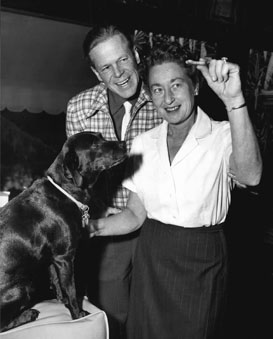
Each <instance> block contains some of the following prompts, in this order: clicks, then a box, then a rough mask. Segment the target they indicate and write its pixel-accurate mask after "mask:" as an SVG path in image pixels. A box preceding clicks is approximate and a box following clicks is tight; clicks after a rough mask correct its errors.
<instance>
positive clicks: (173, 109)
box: [148, 62, 195, 125]
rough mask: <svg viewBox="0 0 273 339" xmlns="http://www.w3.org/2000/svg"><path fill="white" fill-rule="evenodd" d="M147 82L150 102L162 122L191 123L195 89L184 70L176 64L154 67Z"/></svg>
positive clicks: (167, 63) (166, 63)
mask: <svg viewBox="0 0 273 339" xmlns="http://www.w3.org/2000/svg"><path fill="white" fill-rule="evenodd" d="M148 80H149V87H150V91H151V96H152V100H153V102H154V105H155V107H156V109H157V111H158V113H159V114H160V115H161V117H162V118H163V119H164V120H166V121H167V122H168V123H169V124H174V125H180V124H184V123H185V122H186V124H187V122H189V121H191V122H192V119H194V115H193V114H192V112H193V109H194V91H195V88H194V85H193V83H192V81H191V79H190V78H189V77H188V76H187V74H186V72H185V69H184V68H182V67H181V66H180V65H179V64H177V63H176V62H165V63H163V64H160V65H155V66H152V67H151V68H150V71H149V79H148Z"/></svg>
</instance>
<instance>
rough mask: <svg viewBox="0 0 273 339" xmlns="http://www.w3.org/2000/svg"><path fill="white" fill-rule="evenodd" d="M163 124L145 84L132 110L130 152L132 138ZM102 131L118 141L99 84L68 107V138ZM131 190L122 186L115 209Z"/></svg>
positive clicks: (128, 137)
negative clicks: (86, 132) (88, 132)
mask: <svg viewBox="0 0 273 339" xmlns="http://www.w3.org/2000/svg"><path fill="white" fill-rule="evenodd" d="M161 122H162V119H161V118H159V116H158V114H157V112H156V110H155V108H154V106H153V103H152V101H151V98H150V96H149V94H148V92H147V90H146V89H145V87H144V86H143V85H142V88H141V92H140V95H139V97H138V99H137V102H136V103H135V105H134V107H133V108H132V111H131V119H130V122H129V125H128V127H127V130H126V133H125V141H126V145H127V151H128V152H130V150H131V145H132V141H133V139H134V138H135V137H136V136H137V135H138V134H141V133H143V132H145V131H147V130H149V129H151V128H153V127H155V126H157V125H159V124H160V123H161ZM83 131H93V132H100V133H101V134H102V136H103V137H104V138H105V139H106V140H118V137H117V135H116V132H115V127H114V123H113V119H112V117H111V114H110V112H109V106H108V96H107V88H106V86H105V85H104V83H102V82H101V83H99V84H98V85H96V86H95V87H93V88H89V89H87V90H85V91H83V92H81V93H79V94H78V95H76V96H75V97H73V98H72V99H71V100H70V101H69V102H68V106H67V113H66V134H67V137H69V136H71V135H73V134H75V133H79V132H83ZM128 196H129V191H128V190H127V189H126V188H124V187H119V189H118V191H117V194H116V196H115V198H114V199H113V203H112V206H113V207H116V208H119V209H123V208H124V207H125V206H126V203H127V199H128Z"/></svg>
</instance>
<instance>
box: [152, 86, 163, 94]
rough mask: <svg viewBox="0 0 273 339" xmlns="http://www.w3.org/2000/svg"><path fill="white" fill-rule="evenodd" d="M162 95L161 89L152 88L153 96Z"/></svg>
mask: <svg viewBox="0 0 273 339" xmlns="http://www.w3.org/2000/svg"><path fill="white" fill-rule="evenodd" d="M161 93H162V89H161V88H154V89H153V94H156V95H159V94H161Z"/></svg>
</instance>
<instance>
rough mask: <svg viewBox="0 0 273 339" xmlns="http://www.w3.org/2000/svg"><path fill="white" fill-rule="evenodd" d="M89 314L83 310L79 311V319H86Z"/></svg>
mask: <svg viewBox="0 0 273 339" xmlns="http://www.w3.org/2000/svg"><path fill="white" fill-rule="evenodd" d="M89 314H90V313H89V312H87V311H85V310H81V311H80V318H83V317H86V316H87V315H89Z"/></svg>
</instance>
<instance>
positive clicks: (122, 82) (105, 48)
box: [89, 35, 139, 99]
mask: <svg viewBox="0 0 273 339" xmlns="http://www.w3.org/2000/svg"><path fill="white" fill-rule="evenodd" d="M89 57H90V58H91V60H92V61H93V64H94V65H95V69H94V68H92V70H93V72H94V73H95V74H96V75H97V77H98V79H99V80H100V81H103V82H104V83H105V85H106V86H107V87H108V88H109V89H110V90H111V91H112V92H114V93H116V94H118V95H119V96H121V97H122V98H124V99H128V98H130V97H131V96H133V95H134V94H135V93H136V91H137V85H138V81H139V75H138V71H137V64H136V59H135V58H134V56H133V54H132V52H131V50H130V49H129V47H128V43H127V41H126V40H125V38H124V37H122V36H121V35H114V36H112V37H110V38H108V39H107V40H105V41H102V42H100V43H99V44H98V45H96V46H95V47H94V48H93V49H91V51H90V53H89ZM136 57H137V56H136ZM137 61H139V60H138V58H137Z"/></svg>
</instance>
